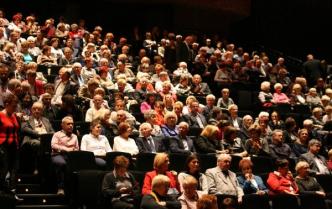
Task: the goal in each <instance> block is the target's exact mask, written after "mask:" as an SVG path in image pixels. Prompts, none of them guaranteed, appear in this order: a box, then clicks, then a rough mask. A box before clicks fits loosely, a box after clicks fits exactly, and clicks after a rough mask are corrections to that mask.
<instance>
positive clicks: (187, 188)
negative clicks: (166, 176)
mask: <svg viewBox="0 0 332 209" xmlns="http://www.w3.org/2000/svg"><path fill="white" fill-rule="evenodd" d="M197 185H198V182H197V180H196V178H195V177H193V176H191V175H188V176H186V178H185V179H184V180H183V182H182V187H183V192H184V195H185V196H186V197H187V198H188V199H190V200H191V199H195V197H196V195H197Z"/></svg>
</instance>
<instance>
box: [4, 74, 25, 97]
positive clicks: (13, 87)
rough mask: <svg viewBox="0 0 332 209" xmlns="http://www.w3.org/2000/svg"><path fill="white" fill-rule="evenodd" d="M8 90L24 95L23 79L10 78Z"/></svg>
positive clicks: (17, 94)
mask: <svg viewBox="0 0 332 209" xmlns="http://www.w3.org/2000/svg"><path fill="white" fill-rule="evenodd" d="M7 87H8V90H9V91H10V92H12V93H13V94H14V95H16V96H18V97H20V96H21V95H22V92H23V91H22V85H21V81H20V80H18V79H15V78H13V79H10V80H9V82H8V85H7Z"/></svg>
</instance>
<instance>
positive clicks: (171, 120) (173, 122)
mask: <svg viewBox="0 0 332 209" xmlns="http://www.w3.org/2000/svg"><path fill="white" fill-rule="evenodd" d="M166 124H167V126H170V127H174V126H175V125H176V118H175V116H173V115H172V116H169V117H168V118H167V120H166Z"/></svg>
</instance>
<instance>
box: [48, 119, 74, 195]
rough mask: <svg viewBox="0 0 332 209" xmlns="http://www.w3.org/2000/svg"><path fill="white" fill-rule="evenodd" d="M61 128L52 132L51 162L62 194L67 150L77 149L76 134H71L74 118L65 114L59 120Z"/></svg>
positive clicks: (59, 192)
mask: <svg viewBox="0 0 332 209" xmlns="http://www.w3.org/2000/svg"><path fill="white" fill-rule="evenodd" d="M61 127H62V130H61V131H58V132H56V133H54V135H53V137H52V141H51V147H52V162H53V163H54V164H55V167H56V169H55V170H56V176H57V184H58V192H57V194H59V195H64V190H63V189H64V180H65V169H66V164H67V162H66V155H65V153H67V152H72V151H77V150H79V145H78V140H77V136H76V135H75V134H73V129H74V120H73V118H72V117H70V116H66V117H64V118H63V119H62V122H61Z"/></svg>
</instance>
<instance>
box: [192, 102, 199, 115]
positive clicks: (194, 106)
mask: <svg viewBox="0 0 332 209" xmlns="http://www.w3.org/2000/svg"><path fill="white" fill-rule="evenodd" d="M190 110H191V113H197V112H198V111H199V104H198V102H192V103H191V105H190Z"/></svg>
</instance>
